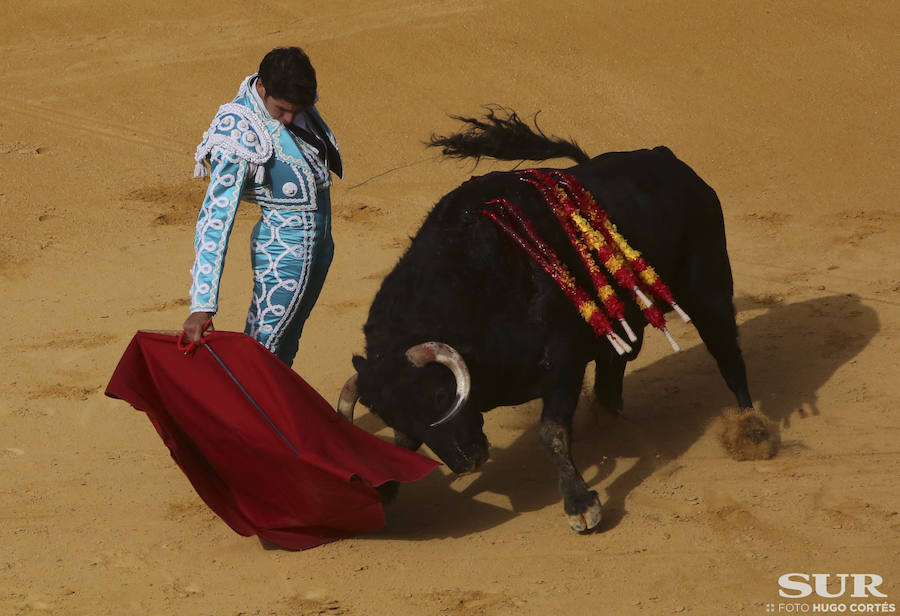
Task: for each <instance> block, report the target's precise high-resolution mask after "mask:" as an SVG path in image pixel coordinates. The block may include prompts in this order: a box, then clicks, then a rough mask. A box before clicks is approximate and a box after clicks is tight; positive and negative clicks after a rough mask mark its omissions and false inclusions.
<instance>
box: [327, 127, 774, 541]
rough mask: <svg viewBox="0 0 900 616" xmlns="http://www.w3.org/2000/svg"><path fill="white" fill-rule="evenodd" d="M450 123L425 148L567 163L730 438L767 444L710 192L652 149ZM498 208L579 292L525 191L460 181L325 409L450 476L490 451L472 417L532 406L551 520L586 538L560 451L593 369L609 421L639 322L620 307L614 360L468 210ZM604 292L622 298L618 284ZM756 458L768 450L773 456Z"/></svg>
mask: <svg viewBox="0 0 900 616" xmlns="http://www.w3.org/2000/svg"><path fill="white" fill-rule="evenodd" d="M464 121H465V122H467V123H469V125H470V129H469V131H468V132H467V133H460V134H457V135H454V136H451V137H445V138H433V139H432V144H433V145H439V146H443V147H444V152H445V153H446V154H449V155H454V156H460V157H465V156H473V157H480V156H491V157H494V158H501V159H507V160H518V159H532V160H544V159H547V158H551V157H559V156H570V157H572V158H574V159H576V160H577V161H579V164H577V165H576V166H574V167H571V168H569V169H567V170H566V171H567V173H571V174H572V175H573V176H575V177H576V178H577V179H578V180H579V181H580V182H581V183H582V184H583V185H584V187H585V188H586V189H587V190H588V191H589V192H590V193H591V194H592V195H593V197H594V199H595V200H596V201H597V202H598V203H599V204H600V206H601V207H603V208H605V209H606V211H607V212H608V214H609V217H610V219H611V220H612V221H613V222H614V223H615V224H616V225H617V226H618V229H619V230H620V231H621V233H622V234H623V235H624V237H625V238H627V240H628V241H629V243H630V244H631V245H632V246H633V247H634V248H636V249H637V250H639V251H641V252H642V253H643V255H644V257H645V258H646V260H647V261H648V262H649V263H650V264H651V265H652V266H653V267H654V268H655V269H656V271H657V273H658V274H659V275H660V277H661V278H662V279H663V280H664V281H665V282H666V283H667V284H668V285H669V287H670V288H671V289H672V292H673V294H674V296H675V298H676V300H677V301H678V303H679V304H680V305H681V307H683V308H684V309H685V311H686V312H687V313H688V314H689V315H690V316H691V318H692V320H693V323H694V325H695V327H696V328H697V331H698V332H699V333H700V336H701V338H702V339H703V342H704V344H705V345H706V348H707V349H708V350H709V352H710V353H711V354H712V356H713V357H714V358H715V360H716V362H717V363H718V366H719V370H720V372H721V374H722V376H723V377H724V379H725V381H726V383H727V384H728V386H729V387H730V388H731V391H732V392H733V393H734V395H735V397H736V398H737V402H738V405H739V407H740V408H741V409H744V410H745V411H746V413H747V418H749V419H751V420H750V421H749V422H745V425H744V426H743V434H742V438H745V439H749V440H750V441H752V442H754V443H761V442H763V443H765V442H768V441H770V440H773V434H771V433H770V426H769V425H768V424H767V423H766V422H765V419H764V418H762V417H755V416H754V417H751V415H753V411H752V401H751V398H750V392H749V390H748V386H747V377H746V370H745V367H744V360H743V357H742V356H741V350H740V347H739V346H738V331H737V326H736V323H735V318H734V305H733V302H732V293H733V291H732V286H733V285H732V276H731V267H730V264H729V262H728V254H727V251H726V247H725V228H724V223H723V218H722V211H721V206H720V204H719V200H718V198H717V197H716V193H715V192H714V191H713V189H712V188H710V187H709V186H708V185H707V184H706V183H705V182H704V181H703V180H701V179H700V178H699V177H698V176H697V174H695V173H694V172H693V171H692V170H691V169H690V167H688V166H687V165H686V164H684V163H683V162H681V161H680V160H678V158H676V157H675V155H674V154H673V153H672V152H671V151H670V150H668V149H667V148H665V147H658V148H654V149H652V150H638V151H635V152H613V153H608V154H603V155H601V156H597V157H595V158H589V157H588V156H587V155H586V154H584V152H583V151H582V150H581V149H580V148H578V147H577V145H576V144H574V142H569V141H562V140H559V139H556V138H550V137H546V136H545V135H544V134H543V133H540V134H537V133H535V132H533V131H532V130H531V129H530V128H528V127H527V126H526V125H524V124H523V123H522V122H521V121H519V119H518V118H517V117H516V116H515V114H511V115H510V116H509V117H508V118H506V119H503V118H499V117H497V116H496V115H495V114H494V113H491V114H490V115H489V116H488V118H486V119H485V120H483V121H480V120H474V119H464ZM498 198H505V199H508V200H510V201H512V202H513V203H516V204H518V205H519V206H520V207H521V208H522V210H524V212H525V214H526V215H527V217H528V218H529V219H530V220H531V221H532V222H533V224H534V226H535V228H536V229H537V231H538V234H539V235H540V236H541V237H543V238H544V239H545V240H546V241H547V243H548V244H550V245H551V246H552V247H553V248H554V249H555V250H556V251H557V253H558V254H559V256H560V258H561V259H562V260H563V261H564V262H565V263H567V265H568V267H569V269H570V271H572V272H573V274H574V275H575V276H576V278H577V279H578V280H579V282H580V284H581V286H582V288H585V289H590V288H591V282H590V278H589V277H588V273H587V270H586V269H585V268H584V267H583V265H582V264H581V262H580V260H579V257H578V254H577V252H576V251H575V249H573V248H572V246H571V245H570V243H569V241H568V239H567V236H566V234H565V232H564V231H563V230H562V229H561V227H560V225H559V223H558V221H557V220H556V219H555V217H554V215H553V214H552V212H551V211H550V210H549V209H548V207H547V205H546V203H545V202H544V201H543V200H542V198H541V197H540V195H539V193H538V192H537V191H536V190H535V189H534V188H533V187H532V186H529V185H527V184H526V183H524V182H522V181H521V180H520V179H519V175H518V174H516V173H514V172H495V173H490V174H487V175H484V176H481V177H475V178H472V179H470V180H469V181H467V182H465V183H464V184H463V185H462V186H460V187H459V188H457V189H456V190H454V191H452V192H450V193H449V194H448V195H446V196H445V197H443V198H442V199H441V200H440V202H438V204H437V205H436V206H435V207H434V209H433V210H432V211H431V213H430V214H429V215H428V217H427V218H426V220H425V222H424V223H423V224H422V227H421V229H419V232H418V233H417V234H416V235H415V237H414V238H412V243H411V245H410V247H409V249H408V250H407V252H406V254H405V255H403V257H402V258H401V259H400V261H399V263H398V264H397V266H396V267H395V268H394V270H393V271H392V272H391V273H390V274H389V275H388V276H387V277H386V278H385V280H384V282H383V284H382V286H381V289H380V291H379V292H378V293H377V295H376V296H375V299H374V301H373V303H372V307H371V310H370V312H369V318H368V321H367V322H366V325H365V328H364V332H365V337H366V356H365V357H360V356H356V357H354V358H353V364H354V367H355V368H356V375H355V376H354V377H352V378H351V379H350V381H348V384H347V386H345V389H344V391H343V392H342V397H341V401H340V403H339V407H340V408H341V410H342V412H344V413H345V415H349V416H350V417H351V418H352V408H353V404H354V403H355V401H356V399H357V398H358V399H359V400H360V401H361V402H362V403H363V404H365V405H366V406H368V407H369V409H370V410H371V412H373V413H375V414H376V415H378V416H379V417H381V418H382V419H383V420H384V421H385V423H387V424H388V425H389V426H390V427H392V428H393V429H394V430H395V433H396V435H397V442H398V443H399V444H401V445H403V446H406V447H409V448H412V449H416V448H418V447H419V446H420V445H421V444H422V443H423V442H424V443H426V444H427V445H428V446H429V447H430V448H431V449H432V451H434V453H435V454H437V455H438V456H439V457H440V458H441V460H443V461H444V462H445V463H446V464H447V465H448V466H449V467H450V468H451V469H452V470H453V471H454V472H457V473H461V472H466V471H471V470H475V469H477V468H478V467H479V466H480V465H481V464H482V463H483V462H484V461H485V460H486V459H487V457H488V441H487V438H486V437H485V435H484V432H483V431H482V426H483V418H482V413H484V412H486V411H489V410H491V409H493V408H495V407H497V406H507V405H515V404H521V403H524V402H527V401H529V400H532V399H535V398H538V397H540V398H541V399H542V400H543V412H542V414H541V420H540V439H541V443H542V445H543V448H544V450H545V451H546V453H547V454H548V456H549V458H550V460H551V462H552V463H553V465H554V467H555V468H556V469H557V471H558V473H559V481H560V488H561V490H562V493H563V496H564V508H565V511H566V513H567V514H568V515H569V519H570V524H571V525H572V527H573V528H574V529H576V530H579V531H584V530H589V529H592V528H594V527H595V526H597V524H598V523H599V522H600V517H601V508H600V503H599V500H598V498H597V493H596V492H595V491H592V490H590V489H589V488H588V486H587V484H586V483H585V482H584V480H583V479H582V477H581V475H580V473H579V472H578V471H577V469H576V468H575V466H574V464H573V461H572V458H571V454H570V442H571V438H570V431H571V426H572V418H573V414H574V412H575V407H576V404H577V402H578V397H579V394H580V392H581V384H582V379H583V375H584V370H585V367H586V365H587V363H588V362H591V361H594V362H595V365H596V378H595V385H594V391H595V394H596V398H597V404H598V406H599V407H600V408H601V409H605V410H608V411H611V412H621V409H622V381H623V377H624V373H625V365H626V362H627V361H628V360H630V359H633V358H634V357H635V356H636V355H637V353H638V352H639V351H640V347H641V340H642V333H643V325H644V319H643V317H642V316H641V314H640V311H639V310H638V308H637V307H636V306H634V305H630V306H629V308H628V311H627V313H626V318H627V320H628V322H629V323H630V324H631V325H632V327H633V329H634V330H635V333H636V334H637V336H638V341H637V342H636V343H634V344H633V350H632V352H631V353H630V354H628V355H625V356H619V355H618V354H617V353H616V352H615V351H614V350H613V349H612V348H611V347H610V345H609V343H608V342H607V341H606V340H605V339H601V338H599V337H597V336H596V335H595V334H594V332H593V331H592V330H591V329H590V327H589V326H588V325H587V324H586V323H585V321H584V320H583V319H582V318H581V316H580V315H579V313H578V311H577V310H576V309H575V307H574V306H573V305H572V304H571V303H570V302H569V300H568V299H567V298H566V296H565V295H564V293H563V292H562V291H561V290H560V289H559V287H558V286H557V285H556V283H555V282H554V281H553V280H552V279H551V278H550V276H548V275H547V274H546V273H545V272H544V271H543V270H542V269H541V268H540V267H539V266H538V265H537V264H535V263H534V262H533V261H531V260H530V259H529V257H528V256H527V255H526V254H525V253H524V252H523V251H521V249H520V248H519V247H517V246H516V245H515V244H514V243H513V242H512V241H510V239H509V238H508V237H506V236H505V235H504V234H503V233H502V232H501V231H500V230H499V229H498V228H497V227H496V226H495V225H494V224H493V222H492V221H491V220H490V219H489V218H488V217H486V216H484V215H482V214H481V211H482V209H483V208H484V206H485V204H487V203H488V202H489V201H491V200H492V199H498ZM618 295H619V297H620V298H622V299H624V298H626V297H628V295H627V293H626V292H625V291H623V290H622V289H618ZM629 303H630V302H629ZM619 333H620V335H622V336H623V337H624V334H623V333H622V332H621V331H620V332H619ZM435 342H437V343H441V344H438V345H435V344H433V343H435ZM423 343H427V344H423ZM444 345H446V346H444ZM429 360H431V361H429ZM442 364H443V365H442ZM447 367H450V368H451V369H450V370H448V369H447ZM469 379H470V383H469ZM448 409H451V410H450V413H449V414H450V415H452V417H451V418H450V419H449V420H447V415H448ZM766 451H768V452H769V453H768V455H771V453H773V452H774V448H771V449H766Z"/></svg>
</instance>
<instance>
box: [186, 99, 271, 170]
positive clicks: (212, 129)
mask: <svg viewBox="0 0 900 616" xmlns="http://www.w3.org/2000/svg"><path fill="white" fill-rule="evenodd" d="M213 148H219V149H222V150H224V151H226V152H228V153H229V154H234V155H235V156H239V157H240V158H242V159H244V160H246V161H248V162H251V163H254V164H256V165H263V164H265V163H266V162H267V161H268V160H269V159H270V158H272V151H273V147H272V135H271V134H270V133H269V131H268V129H267V128H266V125H265V123H264V122H263V121H262V119H260V118H259V117H258V116H257V115H256V114H255V113H253V112H252V111H251V110H250V109H248V108H247V107H244V106H243V105H239V104H238V103H226V104H224V105H222V106H221V107H219V112H218V113H217V114H216V117H215V118H213V121H212V124H210V126H209V130H207V131H206V132H205V133H203V141H201V142H200V145H198V146H197V151H196V153H195V154H194V160H195V161H197V162H198V163H200V162H202V161H203V159H205V158H206V157H207V156H208V155H209V153H210V152H211V151H212V150H213Z"/></svg>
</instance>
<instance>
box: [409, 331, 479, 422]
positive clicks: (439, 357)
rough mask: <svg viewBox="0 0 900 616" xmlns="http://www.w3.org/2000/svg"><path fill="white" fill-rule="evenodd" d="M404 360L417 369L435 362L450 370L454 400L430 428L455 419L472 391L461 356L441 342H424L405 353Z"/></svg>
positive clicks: (467, 372) (469, 378)
mask: <svg viewBox="0 0 900 616" xmlns="http://www.w3.org/2000/svg"><path fill="white" fill-rule="evenodd" d="M406 358H407V359H408V360H409V361H410V362H411V363H412V365H414V366H416V367H418V368H421V367H422V366H424V365H425V364H430V363H431V362H435V361H436V362H438V363H439V364H443V365H445V366H447V367H448V368H450V370H451V371H452V372H453V376H454V377H456V399H455V400H454V401H453V406H452V407H450V410H449V411H447V414H446V415H444V416H443V417H441V418H440V419H438V420H437V421H436V422H434V423H433V424H431V427H432V428H433V427H435V426H439V425H441V424H443V423H447V422H448V421H450V420H451V419H453V418H454V417H456V415H457V413H459V412H460V411H461V410H462V407H463V406H464V405H465V404H466V400H468V399H469V392H470V391H471V389H472V378H471V377H470V376H469V369H468V368H466V362H465V360H463V358H462V356H461V355H460V354H459V353H457V352H456V349H454V348H453V347H451V346H450V345H447V344H444V343H442V342H424V343H422V344H417V345H416V346H414V347H412V348H411V349H409V350H408V351H406Z"/></svg>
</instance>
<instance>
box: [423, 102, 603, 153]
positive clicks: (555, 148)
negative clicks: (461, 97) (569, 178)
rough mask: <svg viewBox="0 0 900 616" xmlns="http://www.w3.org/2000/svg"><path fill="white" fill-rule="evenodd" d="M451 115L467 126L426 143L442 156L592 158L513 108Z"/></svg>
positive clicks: (435, 136)
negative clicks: (525, 119)
mask: <svg viewBox="0 0 900 616" xmlns="http://www.w3.org/2000/svg"><path fill="white" fill-rule="evenodd" d="M498 112H499V114H498ZM450 117H452V118H453V119H454V120H459V121H460V122H463V123H465V124H467V125H468V128H467V129H466V130H464V131H461V132H458V133H456V134H454V135H449V136H446V137H440V136H437V135H432V136H431V139H430V140H429V142H428V145H429V146H430V147H440V148H442V149H441V151H442V152H443V154H444V155H445V156H452V157H455V158H474V159H476V160H479V159H481V158H482V157H483V156H487V157H489V158H496V159H499V160H538V161H539V160H547V159H549V158H571V159H572V160H574V161H575V162H577V163H585V162H588V161H589V160H590V159H591V157H590V156H588V155H587V153H586V152H585V151H584V150H582V149H581V147H579V145H578V144H577V143H575V142H574V141H572V140H571V139H569V140H566V139H561V138H559V137H555V136H552V135H551V136H550V137H548V136H547V135H545V134H544V131H542V130H541V129H540V127H538V125H537V121H535V122H534V129H532V128H531V127H530V126H528V125H527V124H525V123H524V122H523V121H522V120H521V119H519V116H518V115H516V112H515V111H513V110H512V109H506V108H498V109H494V108H488V110H487V114H486V115H485V117H484V118H483V119H478V118H465V117H462V116H450ZM535 117H537V116H535Z"/></svg>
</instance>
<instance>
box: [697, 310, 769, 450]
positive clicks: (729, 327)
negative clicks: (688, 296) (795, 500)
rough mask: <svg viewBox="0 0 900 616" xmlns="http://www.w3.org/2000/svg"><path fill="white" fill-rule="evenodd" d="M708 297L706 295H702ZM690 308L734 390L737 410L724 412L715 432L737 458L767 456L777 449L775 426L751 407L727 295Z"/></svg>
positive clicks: (734, 323)
mask: <svg viewBox="0 0 900 616" xmlns="http://www.w3.org/2000/svg"><path fill="white" fill-rule="evenodd" d="M705 299H710V298H705ZM712 300H713V301H709V302H708V303H701V304H698V305H695V306H692V308H691V313H690V314H691V319H692V320H693V322H694V325H695V326H696V328H697V331H698V332H699V333H700V337H701V338H702V339H703V343H704V344H705V345H706V348H707V350H709V352H710V354H711V355H712V356H713V358H715V360H716V363H717V364H718V366H719V372H720V373H721V374H722V377H723V378H724V379H725V382H726V383H727V384H728V387H729V389H731V391H732V393H734V396H735V398H736V399H737V403H738V406H739V409H737V410H732V411H728V412H726V413H725V414H724V415H723V417H722V420H721V428H720V431H719V436H720V439H721V440H722V444H723V445H724V446H725V448H726V449H727V450H728V452H729V453H730V454H731V455H732V457H734V458H735V459H738V460H755V459H766V458H771V457H772V456H773V455H775V452H776V451H777V450H778V446H779V443H780V437H779V433H778V426H777V425H776V424H774V423H772V422H771V421H769V419H767V418H766V416H765V415H763V414H762V413H761V412H759V411H758V410H756V409H754V408H753V400H752V399H751V398H750V389H749V387H748V385H747V368H746V366H745V365H744V357H743V355H742V353H741V348H740V346H739V345H738V330H737V323H736V322H735V318H734V304H733V302H732V300H731V297H718V298H712Z"/></svg>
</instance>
